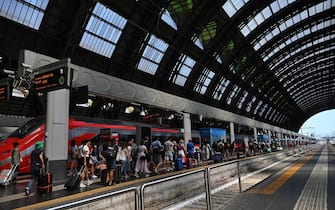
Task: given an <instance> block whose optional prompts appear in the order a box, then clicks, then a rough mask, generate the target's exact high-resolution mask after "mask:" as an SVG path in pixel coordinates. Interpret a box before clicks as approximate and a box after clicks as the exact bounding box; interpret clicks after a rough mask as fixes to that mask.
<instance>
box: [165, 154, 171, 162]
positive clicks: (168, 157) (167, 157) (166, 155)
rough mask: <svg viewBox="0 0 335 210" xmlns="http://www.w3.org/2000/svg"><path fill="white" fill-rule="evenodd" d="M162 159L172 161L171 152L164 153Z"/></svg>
mask: <svg viewBox="0 0 335 210" xmlns="http://www.w3.org/2000/svg"><path fill="white" fill-rule="evenodd" d="M164 160H167V161H172V160H173V154H172V153H169V154H165V156H164Z"/></svg>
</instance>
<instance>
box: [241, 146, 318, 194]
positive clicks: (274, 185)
mask: <svg viewBox="0 0 335 210" xmlns="http://www.w3.org/2000/svg"><path fill="white" fill-rule="evenodd" d="M315 154H316V152H314V153H313V154H310V155H307V156H305V157H304V158H303V160H301V161H299V162H298V163H296V164H294V165H293V166H292V167H290V168H289V169H288V170H287V171H286V172H285V173H283V174H282V175H281V176H279V177H278V178H277V179H275V180H274V181H273V182H271V183H270V184H268V185H267V186H265V188H263V189H251V190H249V191H247V193H251V194H263V195H272V194H273V193H274V192H276V191H277V190H278V189H279V188H280V187H281V186H282V185H283V184H284V183H285V182H287V180H289V179H290V178H291V177H292V176H293V175H294V174H295V173H296V172H297V171H298V170H299V169H300V168H301V167H302V166H303V165H304V164H305V163H306V162H307V161H309V160H310V159H311V158H312V157H313V156H314V155H315Z"/></svg>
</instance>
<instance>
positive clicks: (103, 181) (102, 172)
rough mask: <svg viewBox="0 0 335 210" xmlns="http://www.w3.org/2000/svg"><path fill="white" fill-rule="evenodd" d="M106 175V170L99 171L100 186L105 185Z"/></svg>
mask: <svg viewBox="0 0 335 210" xmlns="http://www.w3.org/2000/svg"><path fill="white" fill-rule="evenodd" d="M107 174H108V170H107V169H103V170H101V177H100V179H101V181H100V182H101V184H103V185H106V184H107Z"/></svg>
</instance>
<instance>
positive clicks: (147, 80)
mask: <svg viewBox="0 0 335 210" xmlns="http://www.w3.org/2000/svg"><path fill="white" fill-rule="evenodd" d="M0 28H6V29H7V31H6V32H4V33H1V36H0V41H1V43H4V44H3V45H2V46H1V47H0V53H1V54H0V55H1V56H3V57H6V59H7V58H8V59H7V60H17V59H18V55H19V51H20V49H29V50H32V51H36V52H39V53H42V54H46V55H50V56H52V57H56V58H58V59H62V58H67V57H69V58H71V61H72V62H74V63H76V64H78V65H81V66H86V67H88V68H91V69H94V70H96V71H100V72H103V73H107V74H110V75H113V76H116V77H119V78H122V79H126V80H129V81H132V82H136V83H139V84H143V85H146V86H149V87H152V88H156V89H159V90H161V91H166V92H168V93H172V94H176V95H179V96H182V97H185V98H189V99H192V100H195V101H198V102H201V103H205V104H208V105H211V106H214V107H217V108H220V109H224V110H227V111H230V112H234V113H237V114H240V115H244V116H247V117H251V118H255V119H257V120H260V121H264V122H267V123H271V124H274V125H277V126H280V127H283V128H288V129H291V130H297V129H299V128H300V126H301V125H302V123H303V122H304V121H305V120H306V119H308V118H309V117H310V116H312V115H314V114H315V113H317V112H320V111H324V110H327V109H333V108H334V106H335V103H334V98H335V92H334V79H335V78H334V77H335V69H334V66H335V64H334V57H335V52H334V47H335V45H334V43H335V42H334V40H335V1H334V0H309V1H306V0H266V1H256V0H220V1H210V0H205V1H203V0H171V1H131V0H129V1H116V0H111V1H107V0H98V1H93V0H88V1H68V0H49V1H42V0H36V1H18V0H5V1H3V3H2V4H1V5H0ZM22 34H24V35H26V36H24V37H25V38H24V39H22V40H21V39H20V38H19V37H22ZM8 49H10V50H8ZM3 66H4V67H6V68H8V67H12V68H15V66H11V62H7V63H6V64H3ZM16 68H17V66H16ZM0 114H1V113H0Z"/></svg>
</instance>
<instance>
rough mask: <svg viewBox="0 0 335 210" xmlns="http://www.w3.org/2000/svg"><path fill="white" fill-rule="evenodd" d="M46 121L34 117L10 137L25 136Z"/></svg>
mask: <svg viewBox="0 0 335 210" xmlns="http://www.w3.org/2000/svg"><path fill="white" fill-rule="evenodd" d="M43 123H44V121H43V120H41V119H33V120H29V121H28V122H26V123H25V124H24V125H23V126H21V127H20V128H18V129H16V130H15V131H14V132H13V133H12V134H10V135H9V136H8V137H16V138H23V137H25V136H26V135H28V134H29V133H31V132H32V131H34V130H36V129H37V128H38V127H39V126H41V125H42V124H43Z"/></svg>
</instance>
